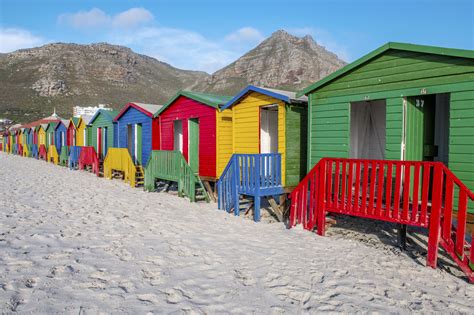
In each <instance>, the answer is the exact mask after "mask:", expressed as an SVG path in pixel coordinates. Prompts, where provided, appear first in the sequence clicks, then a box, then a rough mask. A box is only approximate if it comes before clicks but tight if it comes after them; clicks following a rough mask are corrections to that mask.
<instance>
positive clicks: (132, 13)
mask: <svg viewBox="0 0 474 315" xmlns="http://www.w3.org/2000/svg"><path fill="white" fill-rule="evenodd" d="M153 19H154V17H153V14H151V12H150V11H148V10H146V9H144V8H132V9H129V10H127V11H124V12H121V13H119V14H117V15H116V16H114V18H113V21H112V25H114V26H118V27H134V26H136V25H140V24H142V23H147V22H150V21H152V20H153Z"/></svg>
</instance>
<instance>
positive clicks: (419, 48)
mask: <svg viewBox="0 0 474 315" xmlns="http://www.w3.org/2000/svg"><path fill="white" fill-rule="evenodd" d="M390 49H393V50H404V51H412V52H419V53H426V54H434V55H444V56H452V57H460V58H470V59H474V50H465V49H453V48H443V47H435V46H425V45H414V44H406V43H395V42H388V43H386V44H385V45H383V46H381V47H379V48H377V49H376V50H374V51H372V52H371V53H368V54H367V55H365V56H363V57H362V58H359V59H357V60H356V61H354V62H352V63H350V64H348V65H346V66H345V67H343V68H341V69H339V70H337V71H336V72H333V73H332V74H330V75H328V76H327V77H325V78H323V79H321V80H319V81H317V82H316V83H313V84H311V85H310V86H308V87H306V88H305V89H303V90H302V91H299V92H298V93H297V96H298V95H305V94H308V93H311V92H312V91H314V90H316V89H318V88H320V87H322V86H323V85H326V84H328V83H329V82H331V81H333V80H335V79H336V78H338V77H340V76H343V75H345V74H346V73H347V72H349V71H351V70H352V69H354V68H356V67H358V66H360V65H362V64H363V63H366V62H368V61H369V60H372V59H374V58H376V57H378V56H379V55H381V54H383V53H385V52H386V51H387V50H390Z"/></svg>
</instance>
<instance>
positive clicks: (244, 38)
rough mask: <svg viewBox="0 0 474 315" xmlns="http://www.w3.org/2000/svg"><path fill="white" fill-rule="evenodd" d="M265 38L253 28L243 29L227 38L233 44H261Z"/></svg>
mask: <svg viewBox="0 0 474 315" xmlns="http://www.w3.org/2000/svg"><path fill="white" fill-rule="evenodd" d="M264 38H265V37H264V36H263V35H262V33H260V31H259V30H257V29H255V28H253V27H243V28H241V29H238V30H237V31H235V32H233V33H230V34H229V35H227V36H226V37H225V39H226V40H228V41H232V42H254V43H255V42H257V43H258V42H261V41H262V40H263V39H264Z"/></svg>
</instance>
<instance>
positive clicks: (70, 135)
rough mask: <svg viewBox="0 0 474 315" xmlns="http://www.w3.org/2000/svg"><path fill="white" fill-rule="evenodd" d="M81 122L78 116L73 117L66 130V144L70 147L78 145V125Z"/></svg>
mask: <svg viewBox="0 0 474 315" xmlns="http://www.w3.org/2000/svg"><path fill="white" fill-rule="evenodd" d="M78 123H79V118H78V117H71V119H69V125H68V127H67V130H66V145H67V146H68V147H71V146H76V125H78Z"/></svg>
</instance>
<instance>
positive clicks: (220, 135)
mask: <svg viewBox="0 0 474 315" xmlns="http://www.w3.org/2000/svg"><path fill="white" fill-rule="evenodd" d="M232 137H233V136H232V111H231V110H230V109H226V110H224V111H217V112H216V155H217V160H216V174H217V177H220V175H221V174H222V172H223V171H224V169H225V167H226V166H227V164H228V163H229V160H230V158H231V156H232V152H233V145H232Z"/></svg>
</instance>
